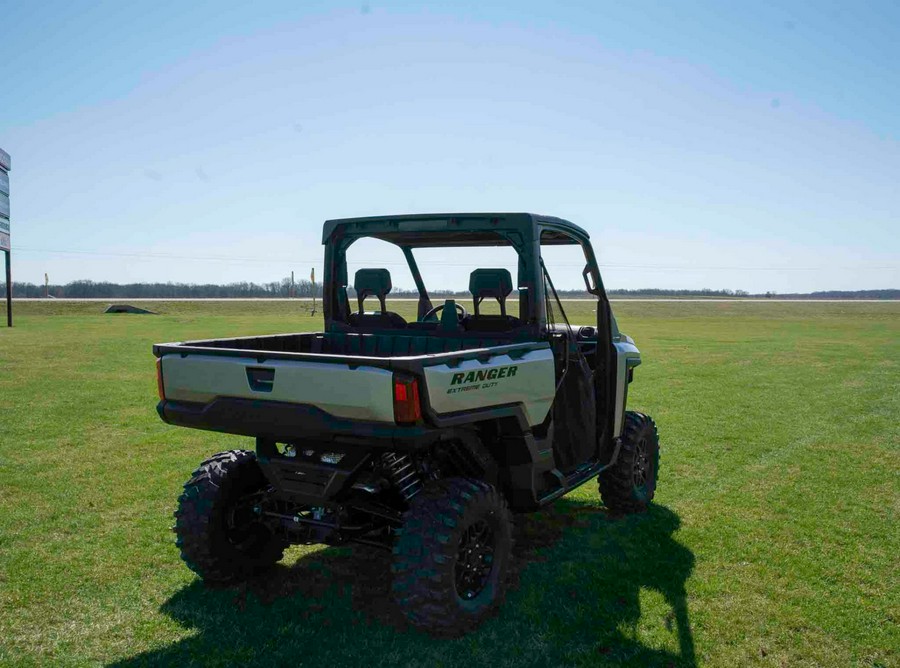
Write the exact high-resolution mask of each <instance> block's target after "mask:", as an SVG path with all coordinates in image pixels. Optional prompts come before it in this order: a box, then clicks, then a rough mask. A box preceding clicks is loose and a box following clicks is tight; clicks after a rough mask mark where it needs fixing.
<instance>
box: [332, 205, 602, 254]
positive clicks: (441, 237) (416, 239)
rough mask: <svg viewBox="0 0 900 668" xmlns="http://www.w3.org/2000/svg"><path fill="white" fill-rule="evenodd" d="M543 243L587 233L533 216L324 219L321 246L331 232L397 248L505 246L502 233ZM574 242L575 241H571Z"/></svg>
mask: <svg viewBox="0 0 900 668" xmlns="http://www.w3.org/2000/svg"><path fill="white" fill-rule="evenodd" d="M541 230H542V231H543V233H544V236H543V237H542V239H541V243H544V244H548V243H549V244H571V243H577V241H587V240H588V239H589V235H588V233H587V232H586V231H585V230H584V229H582V228H581V227H579V226H578V225H575V224H574V223H570V222H569V221H568V220H563V219H562V218H555V217H553V216H542V215H539V214H533V213H421V214H404V215H399V216H368V217H364V218H338V219H334V220H326V221H325V226H324V228H323V230H322V243H327V242H328V240H329V239H331V238H332V236H333V235H335V233H337V234H340V235H341V236H367V237H375V238H376V239H383V240H384V241H389V242H391V243H394V244H397V245H398V246H410V247H424V246H505V245H507V244H508V243H509V241H508V239H507V238H506V237H505V236H504V235H503V234H498V233H510V232H513V233H518V234H519V235H521V236H522V237H523V238H525V239H534V238H537V236H538V235H539V234H540V233H541ZM575 240H577V241H575Z"/></svg>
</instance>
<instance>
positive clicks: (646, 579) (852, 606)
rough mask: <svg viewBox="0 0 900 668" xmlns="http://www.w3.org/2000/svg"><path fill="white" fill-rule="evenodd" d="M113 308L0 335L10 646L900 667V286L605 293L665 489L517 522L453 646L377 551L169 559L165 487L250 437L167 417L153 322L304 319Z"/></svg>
mask: <svg viewBox="0 0 900 668" xmlns="http://www.w3.org/2000/svg"><path fill="white" fill-rule="evenodd" d="M104 306H105V305H102V304H76V305H72V304H62V303H60V304H27V305H22V306H21V307H17V308H18V311H19V313H18V315H17V322H16V327H15V328H13V329H12V330H6V329H0V664H4V665H51V664H53V665H57V664H58V665H67V664H73V665H74V664H112V665H121V666H132V665H135V666H136V665H176V666H185V665H258V666H275V665H297V666H316V667H323V668H324V667H327V666H344V665H347V666H372V665H390V666H429V667H430V668H434V667H438V666H482V665H485V666H492V667H498V668H499V667H501V666H568V665H574V666H603V665H620V664H622V665H631V666H655V665H658V666H670V665H674V666H682V665H695V664H696V665H703V666H743V665H760V666H841V667H844V666H884V667H886V666H898V665H900V630H898V629H900V567H898V564H900V522H898V515H900V475H898V474H900V462H898V442H900V428H898V423H900V304H897V303H878V304H806V303H803V304H774V303H773V304H758V303H633V302H632V303H618V304H614V308H615V311H616V313H617V315H618V319H619V322H620V325H621V327H622V329H623V330H624V331H626V332H627V333H629V334H630V335H631V336H633V337H634V338H635V340H636V341H637V343H638V345H639V347H640V348H641V350H642V352H643V355H644V364H643V365H642V366H641V367H640V368H639V369H638V370H637V372H636V374H635V383H634V384H633V385H632V387H631V391H630V394H629V404H630V406H631V407H632V408H634V409H638V410H642V411H645V412H647V413H650V414H651V415H653V416H654V417H655V418H656V420H657V422H658V425H659V431H660V436H661V439H662V465H661V466H662V468H661V480H660V485H659V490H658V493H657V498H656V504H655V505H654V507H653V508H652V509H651V510H650V511H649V512H648V513H646V514H644V515H641V516H634V517H630V518H627V519H613V518H610V517H608V516H607V515H606V513H605V512H604V509H603V507H602V506H601V504H600V502H599V500H598V495H597V490H596V486H595V483H590V484H587V485H585V486H583V487H582V488H580V489H579V490H577V491H576V492H574V493H572V494H571V495H569V496H568V497H566V498H564V499H563V500H561V501H560V502H558V503H557V504H555V505H554V506H553V507H552V508H551V509H548V510H546V511H544V512H542V513H539V514H537V515H534V516H532V517H531V518H530V520H529V522H528V523H527V525H526V528H525V535H524V537H523V538H522V540H521V541H520V545H519V553H520V557H519V558H518V561H517V564H516V573H515V578H514V580H515V583H514V586H513V588H512V589H511V592H510V595H509V598H508V600H507V602H506V604H505V606H504V607H503V608H502V610H501V612H500V614H499V615H498V616H497V617H496V618H495V619H492V620H490V621H489V622H488V623H487V624H485V625H484V626H483V627H482V628H481V629H480V630H479V631H478V632H476V633H474V634H472V635H469V636H468V637H465V638H462V639H459V640H453V641H447V640H434V639H431V638H429V637H427V636H424V635H422V634H420V633H418V632H415V631H411V630H409V629H408V628H405V627H404V626H403V624H402V623H401V622H399V621H398V620H397V616H396V611H394V610H393V609H392V608H391V606H390V605H389V604H388V603H387V591H388V558H387V555H384V554H382V553H380V552H377V551H373V550H369V549H365V550H356V549H351V548H319V547H315V548H303V549H301V548H292V550H291V551H289V553H288V556H287V558H286V559H285V561H284V563H283V565H282V566H280V567H279V568H278V569H277V570H276V571H275V572H274V573H273V574H272V575H271V576H270V577H269V578H264V579H260V580H258V581H254V582H250V583H248V584H246V585H242V586H240V587H233V588H224V589H221V588H220V589H208V588H206V587H204V586H203V585H202V584H201V583H200V582H198V580H197V579H196V578H195V577H194V575H193V574H192V573H191V572H190V571H188V569H187V568H186V567H185V566H184V565H183V564H182V563H181V561H180V559H179V558H178V553H177V550H176V548H175V545H174V537H173V534H172V533H171V532H170V527H171V525H172V523H173V520H172V511H173V509H174V507H175V502H176V499H177V497H178V494H179V492H180V488H181V484H182V483H183V482H184V481H185V480H186V479H187V478H188V476H189V475H190V473H191V471H192V470H193V469H194V468H195V467H196V465H197V464H198V463H199V462H200V461H201V460H203V459H204V458H206V457H207V456H209V455H211V454H212V453H214V452H216V451H219V450H224V449H229V448H235V447H245V448H252V447H253V443H252V441H251V439H246V438H241V437H231V436H227V435H222V434H213V433H204V432H200V431H191V430H187V429H178V428H174V427H169V426H167V425H165V424H164V423H162V422H161V421H160V420H159V418H158V417H157V415H156V411H155V405H156V380H155V375H154V365H153V357H152V355H151V352H150V346H151V344H152V343H154V342H159V341H173V340H184V339H188V338H200V337H204V338H205V337H219V336H233V335H239V334H262V333H277V332H289V331H300V330H310V329H316V328H319V327H320V326H321V321H320V319H319V318H313V317H310V316H309V315H306V314H305V313H304V307H301V305H299V304H295V303H289V304H288V303H255V304H251V305H247V304H232V303H225V304H222V303H213V304H204V305H198V304H186V303H171V304H165V303H164V304H150V305H149V306H150V308H153V309H154V310H158V311H160V313H161V314H160V315H151V316H136V315H102V314H101V312H102V309H103V307H104ZM409 308H411V305H406V304H404V305H403V306H402V308H400V309H398V310H401V311H406V312H408V309H409ZM569 312H570V313H569V314H570V318H571V319H572V320H573V321H578V322H581V323H583V324H587V323H589V322H590V321H591V319H592V317H593V314H592V313H591V312H590V306H589V305H586V304H584V303H579V304H575V303H572V304H569Z"/></svg>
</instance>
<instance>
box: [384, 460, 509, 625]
mask: <svg viewBox="0 0 900 668" xmlns="http://www.w3.org/2000/svg"><path fill="white" fill-rule="evenodd" d="M403 520H404V521H403V528H402V530H401V533H400V535H399V537H398V538H397V542H396V543H395V546H394V558H393V567H392V571H393V574H394V582H393V587H392V593H393V596H394V600H395V601H396V603H397V604H398V606H399V607H400V609H401V610H402V612H403V613H404V614H405V615H406V617H407V619H409V621H410V622H411V623H412V624H413V626H415V627H417V628H419V629H422V630H424V631H426V632H428V633H431V634H432V635H436V636H449V637H456V636H460V635H463V634H464V633H466V632H468V631H471V630H473V629H475V628H476V627H478V626H479V625H480V624H481V622H482V621H484V619H485V618H486V617H488V616H489V615H490V614H492V613H493V612H494V611H495V610H496V609H497V607H498V606H499V605H500V603H501V602H502V601H503V598H504V596H505V593H506V591H505V590H506V578H507V574H508V571H509V564H510V559H511V553H512V546H513V523H512V516H511V514H510V512H509V509H508V507H507V505H506V501H505V500H504V498H503V497H502V496H501V495H500V493H499V492H498V491H497V490H496V489H495V488H494V487H493V486H491V485H488V484H487V483H484V482H481V481H477V480H471V479H467V478H449V479H446V480H438V481H434V482H431V483H429V484H428V485H426V487H425V488H424V489H423V490H422V491H421V492H420V493H419V494H418V495H417V496H416V497H414V498H413V499H412V501H411V502H410V508H409V510H408V511H407V512H406V513H405V514H404V516H403Z"/></svg>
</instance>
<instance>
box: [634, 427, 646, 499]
mask: <svg viewBox="0 0 900 668" xmlns="http://www.w3.org/2000/svg"><path fill="white" fill-rule="evenodd" d="M649 475H650V458H649V457H648V456H647V439H645V438H642V439H641V440H640V441H638V443H637V445H636V446H635V448H634V467H633V469H632V479H633V480H634V486H635V487H643V486H644V485H646V484H647V478H648V477H649Z"/></svg>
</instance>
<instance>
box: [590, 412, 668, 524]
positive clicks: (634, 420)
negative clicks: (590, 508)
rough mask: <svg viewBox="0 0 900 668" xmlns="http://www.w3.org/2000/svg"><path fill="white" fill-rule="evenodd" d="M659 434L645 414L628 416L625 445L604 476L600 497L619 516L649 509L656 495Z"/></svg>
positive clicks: (626, 414) (602, 476)
mask: <svg viewBox="0 0 900 668" xmlns="http://www.w3.org/2000/svg"><path fill="white" fill-rule="evenodd" d="M658 471H659V433H658V432H657V429H656V424H655V423H654V422H653V420H651V419H650V418H649V417H648V416H646V415H644V414H643V413H635V412H632V411H629V412H627V413H625V428H624V429H623V430H622V446H621V448H620V449H619V457H618V459H616V463H615V464H613V465H612V466H611V467H610V468H608V469H606V470H605V471H604V472H603V473H601V474H600V478H599V480H600V497H601V498H602V499H603V503H605V504H606V507H607V508H609V509H610V510H611V511H613V512H614V513H617V514H624V513H639V512H643V511H645V510H646V509H647V506H648V505H650V502H651V501H652V500H653V495H654V494H655V493H656V478H657V473H658Z"/></svg>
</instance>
